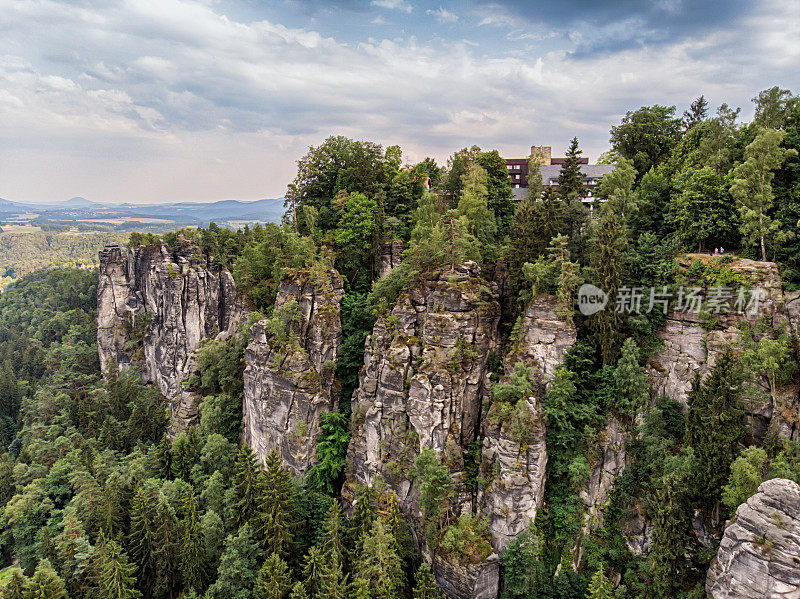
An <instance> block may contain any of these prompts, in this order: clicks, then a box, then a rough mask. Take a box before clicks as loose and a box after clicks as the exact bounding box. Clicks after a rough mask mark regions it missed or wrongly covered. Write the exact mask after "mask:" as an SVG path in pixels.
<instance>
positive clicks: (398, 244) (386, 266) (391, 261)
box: [378, 239, 403, 277]
mask: <svg viewBox="0 0 800 599" xmlns="http://www.w3.org/2000/svg"><path fill="white" fill-rule="evenodd" d="M402 262H403V242H402V240H400V239H395V240H394V241H389V242H387V243H385V244H384V246H383V250H382V251H381V267H380V270H379V271H378V276H379V277H385V276H386V275H388V274H389V271H391V270H392V269H393V268H395V267H397V266H400V264H401V263H402Z"/></svg>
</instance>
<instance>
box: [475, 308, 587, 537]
mask: <svg viewBox="0 0 800 599" xmlns="http://www.w3.org/2000/svg"><path fill="white" fill-rule="evenodd" d="M519 324H520V326H519V340H518V341H517V342H516V344H515V346H514V347H513V349H512V350H511V351H510V352H509V354H508V355H507V356H506V357H505V358H504V361H503V365H504V371H505V376H504V377H503V378H501V380H500V382H501V383H502V382H505V380H506V379H507V377H508V376H509V375H510V374H511V372H512V371H513V370H514V367H515V365H516V364H518V363H521V364H523V365H524V366H526V367H528V368H532V369H533V371H534V373H535V374H536V375H537V379H538V382H539V393H538V394H537V396H532V397H528V398H523V399H522V400H520V401H523V402H525V404H526V406H527V409H528V411H529V413H530V414H531V423H532V424H531V427H530V430H529V431H528V435H527V437H526V438H525V439H524V440H520V439H515V438H513V435H512V434H511V433H510V431H509V430H508V429H509V427H508V426H507V424H502V423H497V422H493V419H492V412H491V411H490V413H489V417H488V418H486V419H484V421H483V430H482V437H483V448H482V464H481V470H482V473H483V476H484V478H485V479H486V480H487V481H490V482H489V484H488V486H486V488H484V489H481V490H480V492H479V505H480V507H481V511H482V512H483V513H485V514H487V515H489V516H490V517H491V525H490V531H491V534H492V545H493V546H494V547H495V548H496V549H497V550H498V551H502V550H503V549H505V547H506V545H507V544H508V542H509V541H511V540H513V539H514V538H516V536H517V535H519V534H520V533H521V532H523V531H524V530H525V529H527V528H528V526H529V525H530V523H531V522H533V520H534V519H535V518H536V512H537V511H538V510H539V508H541V505H542V500H543V498H544V482H545V473H546V466H547V449H546V447H545V438H546V431H545V424H544V415H543V411H542V405H541V401H542V399H543V397H542V396H543V394H544V389H545V386H546V384H547V382H549V380H550V379H551V378H552V376H553V373H554V372H555V369H556V368H557V367H558V366H559V365H561V363H562V362H563V359H564V354H565V353H566V351H567V350H568V349H569V348H570V347H572V345H573V344H574V343H575V339H576V330H575V326H574V325H573V324H572V323H569V322H567V321H566V320H565V319H564V318H563V317H562V316H560V315H559V313H558V311H557V304H556V300H555V299H554V298H552V297H549V296H542V297H539V298H537V299H535V300H534V301H533V302H532V303H531V304H530V306H528V308H527V310H526V311H525V313H524V315H523V316H522V318H521V320H520V323H519Z"/></svg>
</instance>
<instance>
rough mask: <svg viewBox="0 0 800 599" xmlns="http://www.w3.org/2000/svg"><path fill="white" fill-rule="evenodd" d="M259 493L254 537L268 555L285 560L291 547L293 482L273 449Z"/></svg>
mask: <svg viewBox="0 0 800 599" xmlns="http://www.w3.org/2000/svg"><path fill="white" fill-rule="evenodd" d="M259 490H260V493H259V496H258V510H257V512H256V518H255V522H256V533H257V536H258V538H259V539H261V543H262V545H263V547H264V548H265V550H266V552H267V553H269V554H272V553H276V554H278V555H279V556H281V557H286V556H287V555H289V554H290V552H291V550H292V548H293V546H294V529H295V525H296V517H295V511H294V481H293V480H292V475H291V474H290V473H289V471H288V470H287V469H286V468H284V466H283V460H282V459H281V457H280V455H279V454H278V452H277V450H275V449H273V450H272V451H271V452H270V454H269V455H268V456H267V460H266V463H265V465H264V472H263V473H262V482H261V483H260V485H259Z"/></svg>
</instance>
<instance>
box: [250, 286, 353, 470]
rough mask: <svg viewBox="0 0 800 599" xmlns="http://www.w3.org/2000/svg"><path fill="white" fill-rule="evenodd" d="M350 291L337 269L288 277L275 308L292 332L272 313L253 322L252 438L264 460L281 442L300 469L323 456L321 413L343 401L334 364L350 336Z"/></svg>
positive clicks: (289, 461)
mask: <svg viewBox="0 0 800 599" xmlns="http://www.w3.org/2000/svg"><path fill="white" fill-rule="evenodd" d="M342 295H343V287H342V279H341V277H340V276H339V274H338V273H337V272H336V271H330V272H328V273H327V278H326V279H325V280H324V281H322V282H316V283H314V282H311V281H310V280H308V277H306V276H300V277H298V278H295V279H289V280H286V281H284V282H283V283H282V284H281V285H280V288H279V291H278V296H277V298H276V300H275V310H274V314H275V315H276V317H277V318H280V319H281V321H280V326H282V327H283V328H284V329H285V330H286V332H287V333H288V338H287V339H285V340H284V339H282V338H280V336H276V334H275V332H274V330H273V329H272V328H271V323H270V321H266V320H262V321H260V322H258V323H256V324H255V325H253V327H252V328H251V330H250V336H251V341H250V344H249V345H248V346H247V351H246V353H245V357H246V360H247V367H246V368H245V371H244V439H245V441H246V442H247V443H248V444H249V445H250V447H252V448H253V450H254V451H255V453H256V455H257V456H258V457H259V459H262V460H263V459H264V458H266V457H267V455H268V454H269V452H270V451H272V449H273V448H277V450H278V451H279V453H280V454H281V455H282V457H283V459H284V461H285V463H286V465H287V466H288V467H289V468H291V469H292V470H293V471H294V472H295V473H301V472H303V471H305V470H306V469H307V468H308V467H309V466H311V465H312V464H313V462H314V460H315V459H316V447H317V445H316V444H317V437H318V435H319V432H320V419H321V418H322V415H323V414H324V413H326V412H329V411H331V410H332V409H334V408H335V407H336V403H337V401H338V397H337V394H336V392H335V389H334V372H335V369H336V358H337V355H338V350H339V345H340V344H341V341H342V325H341V318H340V307H339V303H340V301H341V299H342ZM274 318H275V317H274ZM274 318H273V321H272V326H273V327H274V326H275V325H274V323H275V322H276V321H275V320H274Z"/></svg>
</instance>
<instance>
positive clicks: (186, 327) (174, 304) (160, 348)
mask: <svg viewBox="0 0 800 599" xmlns="http://www.w3.org/2000/svg"><path fill="white" fill-rule="evenodd" d="M97 306H98V310H97V312H98V315H97V322H98V328H97V346H98V352H99V354H100V364H101V365H102V367H103V368H106V367H107V366H108V364H109V363H110V362H112V361H113V362H114V363H115V364H117V366H118V367H119V368H121V369H125V368H128V367H130V366H131V365H133V366H136V367H138V368H140V370H141V373H142V378H143V379H144V381H145V382H148V383H153V384H155V385H157V386H158V388H159V390H160V391H161V393H162V394H163V395H164V397H166V398H167V400H168V401H169V402H170V406H171V407H172V411H173V417H174V418H173V427H172V431H173V432H176V431H180V430H185V428H186V427H187V426H188V425H189V424H190V423H191V422H192V420H193V419H195V418H196V401H194V399H193V397H192V396H191V395H190V394H189V393H188V392H186V391H185V390H184V389H183V388H182V383H183V382H184V381H186V380H188V376H189V374H191V371H192V370H193V366H192V364H191V361H190V360H189V358H190V356H191V354H192V352H194V351H195V350H196V349H197V348H198V347H199V345H200V342H201V341H202V340H204V339H213V338H215V337H216V336H217V335H219V334H220V333H230V332H232V331H234V330H235V329H236V326H237V325H238V324H239V322H241V320H242V319H243V317H244V314H245V310H244V306H243V301H242V298H241V297H240V296H239V295H238V294H237V293H236V284H235V283H234V281H233V276H232V275H231V273H230V272H228V271H227V270H226V269H224V268H221V267H219V266H217V265H215V264H213V263H212V262H211V261H210V259H207V258H205V257H203V256H201V255H199V254H198V253H196V252H193V251H192V250H191V249H186V250H177V251H174V252H173V251H171V250H170V249H169V248H168V247H167V246H166V245H164V244H161V245H150V246H141V247H138V248H135V249H132V250H130V251H129V252H128V253H127V255H125V254H124V253H123V252H122V250H121V249H120V248H119V246H107V247H106V248H105V249H103V250H102V251H101V252H100V279H99V283H98V287H97Z"/></svg>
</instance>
